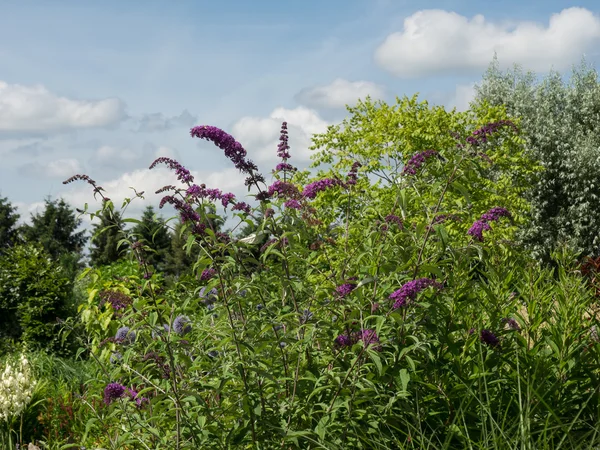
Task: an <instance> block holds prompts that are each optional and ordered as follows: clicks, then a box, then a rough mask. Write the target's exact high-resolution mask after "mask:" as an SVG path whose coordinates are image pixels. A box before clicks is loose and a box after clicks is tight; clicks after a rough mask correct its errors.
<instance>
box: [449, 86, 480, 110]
mask: <svg viewBox="0 0 600 450" xmlns="http://www.w3.org/2000/svg"><path fill="white" fill-rule="evenodd" d="M475 94H476V92H475V83H471V84H458V85H456V90H455V91H454V95H453V97H452V100H450V102H449V103H448V106H449V107H450V108H454V107H456V109H457V110H458V111H466V110H468V109H469V107H470V106H469V103H471V101H473V99H474V98H475Z"/></svg>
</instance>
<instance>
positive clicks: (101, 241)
mask: <svg viewBox="0 0 600 450" xmlns="http://www.w3.org/2000/svg"><path fill="white" fill-rule="evenodd" d="M123 230H124V223H123V220H122V218H121V215H120V213H119V212H118V211H114V208H113V207H112V206H107V207H105V208H104V209H103V210H102V213H101V214H100V223H99V224H94V226H93V231H92V236H93V237H92V242H91V248H90V265H91V266H92V267H98V266H105V265H109V264H112V263H113V262H115V261H118V260H119V259H121V258H122V257H124V256H125V254H126V247H124V246H123V245H122V246H120V247H119V246H118V244H119V241H120V240H121V239H122V238H123V237H124V235H123Z"/></svg>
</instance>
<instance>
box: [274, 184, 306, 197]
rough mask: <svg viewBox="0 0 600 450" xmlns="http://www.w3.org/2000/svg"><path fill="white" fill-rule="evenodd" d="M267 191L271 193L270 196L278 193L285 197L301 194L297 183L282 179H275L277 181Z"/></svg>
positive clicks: (279, 195)
mask: <svg viewBox="0 0 600 450" xmlns="http://www.w3.org/2000/svg"><path fill="white" fill-rule="evenodd" d="M267 192H268V193H269V197H273V196H274V195H277V196H278V197H284V198H296V197H298V196H299V195H300V193H299V192H298V188H297V187H296V185H295V184H292V183H289V182H287V181H281V180H275V182H274V183H273V184H272V185H271V186H269V190H268V191H267Z"/></svg>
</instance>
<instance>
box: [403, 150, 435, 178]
mask: <svg viewBox="0 0 600 450" xmlns="http://www.w3.org/2000/svg"><path fill="white" fill-rule="evenodd" d="M438 154H439V153H438V152H437V150H425V151H423V152H419V153H417V154H415V155H413V157H412V158H410V160H409V161H408V162H407V163H406V166H404V169H403V170H402V173H403V174H409V175H416V173H417V170H418V169H419V168H420V167H421V166H422V165H423V164H424V163H425V160H426V159H428V158H430V157H432V156H437V155H438Z"/></svg>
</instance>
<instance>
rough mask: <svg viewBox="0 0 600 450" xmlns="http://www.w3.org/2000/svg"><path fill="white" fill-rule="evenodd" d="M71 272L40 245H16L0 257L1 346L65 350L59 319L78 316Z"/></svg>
mask: <svg viewBox="0 0 600 450" xmlns="http://www.w3.org/2000/svg"><path fill="white" fill-rule="evenodd" d="M71 300H72V281H71V280H70V279H69V273H68V272H67V271H65V269H64V268H63V267H61V266H60V265H57V264H56V262H55V261H54V260H53V258H51V257H50V255H49V254H48V253H47V252H46V251H45V250H44V248H43V247H42V246H41V245H37V244H33V243H32V244H25V245H16V246H14V247H12V248H10V249H8V250H7V251H6V253H5V254H4V255H2V256H0V344H1V346H2V350H7V349H8V347H9V345H10V344H11V341H12V342H26V343H27V344H28V345H29V346H30V347H32V348H40V349H48V350H58V349H59V348H61V347H62V345H61V342H60V339H59V335H58V329H59V328H58V324H57V318H59V319H66V318H67V317H68V316H70V315H72V314H73V313H75V308H74V307H73V305H72V301H71Z"/></svg>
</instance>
